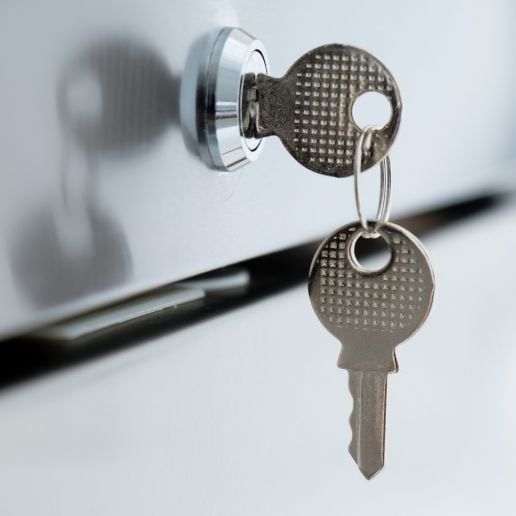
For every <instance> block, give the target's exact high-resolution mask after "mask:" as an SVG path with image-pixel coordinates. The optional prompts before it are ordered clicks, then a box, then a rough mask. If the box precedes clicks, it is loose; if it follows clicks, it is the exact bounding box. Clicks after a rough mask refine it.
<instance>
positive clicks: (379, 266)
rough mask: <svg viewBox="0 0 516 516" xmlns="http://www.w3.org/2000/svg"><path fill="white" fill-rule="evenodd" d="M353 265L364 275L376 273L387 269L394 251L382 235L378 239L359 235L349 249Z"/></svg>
mask: <svg viewBox="0 0 516 516" xmlns="http://www.w3.org/2000/svg"><path fill="white" fill-rule="evenodd" d="M349 253H350V258H351V264H352V265H353V266H355V268H357V269H358V270H359V271H360V272H363V273H371V274H372V273H376V272H380V271H382V270H383V269H385V268H386V267H387V266H388V265H389V263H390V262H391V259H392V250H391V248H390V246H389V244H388V243H387V241H386V240H385V237H384V236H383V235H382V234H381V233H380V236H379V237H377V238H365V237H364V236H363V235H358V236H357V238H355V239H353V241H352V245H350V249H349Z"/></svg>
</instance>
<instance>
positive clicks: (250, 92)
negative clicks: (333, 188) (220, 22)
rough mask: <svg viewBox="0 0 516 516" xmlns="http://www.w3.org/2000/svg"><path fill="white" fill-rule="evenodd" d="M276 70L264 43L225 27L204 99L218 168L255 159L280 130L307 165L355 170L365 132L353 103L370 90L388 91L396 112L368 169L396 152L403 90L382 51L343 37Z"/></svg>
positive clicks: (343, 172)
mask: <svg viewBox="0 0 516 516" xmlns="http://www.w3.org/2000/svg"><path fill="white" fill-rule="evenodd" d="M268 70H269V64H268V59H267V54H266V52H265V48H264V47H263V45H262V44H261V42H259V41H258V40H256V39H254V38H252V37H251V36H249V35H248V34H247V33H245V32H244V31H242V30H240V29H235V28H225V29H223V30H222V31H220V32H219V33H218V35H217V36H216V39H215V42H214V43H213V46H212V49H211V51H210V53H209V58H208V59H207V61H206V65H205V67H204V70H202V71H201V73H200V74H199V77H200V78H201V79H202V85H201V87H200V89H199V88H197V104H196V113H197V119H196V122H197V123H198V122H199V121H200V126H199V127H200V134H199V135H198V136H199V138H198V139H199V141H200V142H201V147H203V148H204V157H205V158H207V159H205V161H206V162H207V163H209V164H210V165H211V166H212V167H213V168H216V169H219V170H234V169H236V168H239V167H240V166H242V165H244V164H246V163H248V162H250V161H254V160H255V159H256V158H257V157H258V156H259V153H260V152H261V150H262V147H263V139H264V138H265V137H268V136H272V135H275V136H277V137H278V138H279V139H280V140H281V142H282V143H283V145H284V146H285V148H286V149H287V150H288V152H289V153H290V154H291V155H292V156H293V157H294V158H295V159H296V160H297V161H298V162H299V163H300V164H302V165H303V166H304V167H305V168H307V169H309V170H312V171H314V172H317V173H320V174H324V175H328V176H333V177H345V176H350V175H352V173H353V154H354V150H355V147H356V142H357V140H358V138H359V136H360V134H361V132H362V128H361V127H360V126H359V124H358V123H357V122H356V121H355V119H354V117H353V107H354V105H355V103H356V101H357V99H358V98H359V97H360V96H361V95H363V94H365V93H367V92H376V93H380V94H382V95H383V96H384V97H385V98H386V99H387V101H388V103H389V105H390V107H391V116H390V119H389V120H388V121H387V123H386V124H385V125H383V127H381V128H379V130H377V131H375V134H374V136H373V140H372V142H371V146H370V149H369V150H368V151H367V152H366V154H365V156H364V160H363V163H362V170H366V169H368V168H370V167H372V166H373V165H375V164H376V163H378V162H379V161H381V159H382V158H383V157H384V156H385V155H386V154H387V153H388V151H389V149H390V147H391V145H392V143H393V142H394V139H395V137H396V134H397V131H398V128H399V125H400V118H401V107H402V104H401V96H400V93H399V89H398V87H397V85H396V82H395V80H394V78H393V76H392V74H391V73H390V72H389V70H388V69H387V68H386V67H385V65H383V64H382V63H381V62H380V61H379V60H378V59H376V58H375V57H374V56H372V55H371V54H369V53H368V52H366V51H365V50H361V49H359V48H356V47H352V46H349V45H342V44H338V43H335V44H330V45H324V46H321V47H318V48H315V49H313V50H310V51H308V52H307V53H306V54H304V55H303V56H301V57H300V58H299V59H298V60H297V61H296V62H295V63H294V64H293V65H292V66H291V67H290V68H289V69H288V71H287V72H286V73H285V75H284V76H283V77H281V78H279V79H278V78H274V77H271V76H270V75H268ZM199 84H200V83H199ZM197 130H198V132H199V128H198V129H197ZM201 155H202V153H201Z"/></svg>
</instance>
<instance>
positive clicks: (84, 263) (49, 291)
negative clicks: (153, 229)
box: [11, 39, 179, 307]
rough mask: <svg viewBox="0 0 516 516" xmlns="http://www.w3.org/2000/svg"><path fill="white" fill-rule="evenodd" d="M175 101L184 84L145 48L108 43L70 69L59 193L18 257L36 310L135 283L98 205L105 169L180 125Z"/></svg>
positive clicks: (109, 217) (64, 79)
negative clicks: (111, 160)
mask: <svg viewBox="0 0 516 516" xmlns="http://www.w3.org/2000/svg"><path fill="white" fill-rule="evenodd" d="M178 96H179V81H178V79H177V78H175V77H174V76H173V75H172V74H171V73H170V71H169V69H168V68H167V66H166V64H165V63H164V61H163V60H161V58H160V57H159V56H157V55H156V54H155V53H154V51H153V50H152V49H150V48H149V47H147V46H146V45H144V44H141V43H135V42H133V41H129V40H123V39H116V40H111V41H104V42H102V43H100V44H98V45H96V46H94V47H91V48H89V49H87V50H86V51H85V52H83V53H81V54H80V55H77V56H76V57H75V58H73V59H72V60H71V61H70V62H69V63H68V64H67V65H66V66H65V67H64V69H63V73H62V75H61V80H60V81H59V84H58V88H57V93H56V109H57V113H58V116H59V120H60V123H61V128H62V134H63V151H62V159H61V164H60V186H59V190H58V191H56V192H55V196H54V202H53V203H51V204H50V205H48V206H40V207H38V208H36V209H35V210H34V212H33V213H32V215H31V217H30V222H29V223H28V224H27V225H26V228H25V230H22V231H21V233H20V237H19V240H18V242H17V245H16V246H15V248H14V249H13V252H12V256H11V263H12V267H13V271H14V274H15V277H16V279H17V281H18V283H19V285H20V289H21V291H22V292H23V293H24V294H25V295H26V297H27V299H28V300H30V302H31V303H33V304H34V305H36V306H39V307H48V306H53V305H56V304H59V303H63V302H65V301H70V300H73V299H79V298H80V297H82V296H84V295H86V294H91V293H95V292H100V291H102V290H105V289H107V288H111V287H113V286H116V285H120V284H123V283H124V282H127V281H128V279H129V278H130V277H131V276H132V270H133V267H132V259H131V250H130V247H129V245H128V243H127V239H126V236H125V234H124V230H123V221H118V220H117V219H116V217H115V216H114V214H113V213H112V212H111V210H110V209H109V206H108V205H106V203H105V202H103V201H101V197H100V183H101V179H102V175H103V174H105V173H107V167H104V166H103V165H104V164H105V163H106V161H107V160H108V159H116V160H124V159H129V158H130V157H131V156H132V155H136V154H138V155H141V154H142V153H144V152H148V151H149V150H151V149H152V146H153V145H154V144H155V143H156V142H157V141H158V140H159V138H160V137H161V136H162V135H163V134H164V133H165V132H166V130H167V129H168V128H169V127H170V126H171V125H173V124H175V123H177V121H178ZM142 180H143V178H142Z"/></svg>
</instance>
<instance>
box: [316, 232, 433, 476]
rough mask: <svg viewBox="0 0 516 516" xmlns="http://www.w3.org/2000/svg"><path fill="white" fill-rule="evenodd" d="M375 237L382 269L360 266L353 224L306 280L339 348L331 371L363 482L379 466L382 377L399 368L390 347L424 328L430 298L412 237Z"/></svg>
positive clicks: (321, 252)
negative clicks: (342, 382)
mask: <svg viewBox="0 0 516 516" xmlns="http://www.w3.org/2000/svg"><path fill="white" fill-rule="evenodd" d="M378 232H379V234H380V237H382V238H384V239H385V241H386V243H387V245H388V246H389V249H390V252H391V258H390V260H389V262H388V264H387V265H386V266H384V267H383V268H382V269H380V270H377V271H370V270H367V269H365V268H364V267H362V266H361V265H360V263H359V262H358V260H357V258H356V256H355V246H356V242H357V240H358V239H359V238H362V237H363V236H364V230H363V229H362V226H361V225H360V222H355V223H353V224H350V225H348V226H344V227H343V228H340V229H339V230H337V231H336V232H335V233H334V234H332V235H330V236H329V237H328V238H327V239H326V240H325V241H324V242H323V243H322V244H321V246H320V247H319V249H318V251H317V252H316V254H315V256H314V260H313V262H312V266H311V270H310V279H309V294H310V300H311V302H312V306H313V308H314V311H315V313H316V314H317V316H318V318H319V320H320V321H321V322H322V324H323V325H324V326H325V327H326V329H327V330H328V331H329V332H330V333H331V334H333V335H334V336H335V337H337V339H338V340H339V341H340V342H341V344H342V347H341V352H340V355H339V359H338V364H337V365H338V366H339V367H340V368H343V369H347V370H348V371H349V389H350V393H351V396H352V398H353V412H352V414H351V417H350V425H351V429H352V439H351V444H350V446H349V451H350V454H351V456H352V457H353V459H354V460H355V462H356V463H357V465H358V467H359V469H360V471H361V472H362V473H363V475H364V476H365V477H366V478H367V479H370V478H371V477H372V476H373V475H374V474H375V473H377V472H378V471H379V470H380V469H382V467H383V465H384V443H385V406H386V390H387V375H388V373H390V372H393V371H397V370H398V364H397V360H396V355H395V347H396V346H397V345H398V344H400V343H401V342H403V341H404V340H406V339H408V338H409V337H410V336H411V335H413V334H414V333H415V332H416V331H417V330H418V328H419V327H420V326H421V325H422V324H423V322H424V320H425V319H426V317H427V315H428V312H429V310H430V307H431V305H432V300H433V294H434V275H433V272H432V268H431V265H430V262H429V259H428V257H427V255H426V252H425V250H424V248H423V246H422V245H421V243H420V242H419V241H418V240H417V238H416V237H415V236H414V235H412V234H411V233H410V232H409V231H407V230H406V229H404V228H402V227H400V226H397V225H395V224H392V223H385V224H384V225H383V226H381V228H379V230H378Z"/></svg>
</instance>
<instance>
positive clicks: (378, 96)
mask: <svg viewBox="0 0 516 516" xmlns="http://www.w3.org/2000/svg"><path fill="white" fill-rule="evenodd" d="M352 113H353V120H354V121H355V124H357V126H358V127H361V128H363V127H366V126H368V125H374V126H376V127H384V126H385V125H387V124H388V123H389V121H390V119H391V117H392V106H391V103H390V102H389V100H388V99H387V97H386V96H385V95H383V94H382V93H378V92H377V91H366V92H365V93H363V94H362V95H360V96H359V97H357V98H356V100H355V102H354V103H353V109H352Z"/></svg>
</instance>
